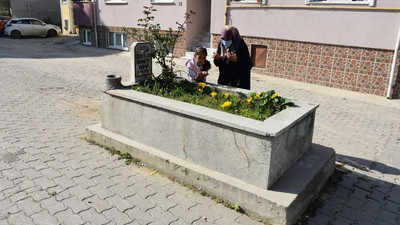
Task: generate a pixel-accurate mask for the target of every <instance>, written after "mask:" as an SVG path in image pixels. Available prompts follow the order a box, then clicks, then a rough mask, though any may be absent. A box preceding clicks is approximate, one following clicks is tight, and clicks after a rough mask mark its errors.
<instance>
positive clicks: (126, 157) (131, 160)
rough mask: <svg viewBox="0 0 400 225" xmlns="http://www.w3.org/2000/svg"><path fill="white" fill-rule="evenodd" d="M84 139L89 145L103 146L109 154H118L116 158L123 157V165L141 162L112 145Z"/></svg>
mask: <svg viewBox="0 0 400 225" xmlns="http://www.w3.org/2000/svg"><path fill="white" fill-rule="evenodd" d="M85 140H86V141H87V142H88V143H89V144H91V145H97V146H99V147H101V148H104V149H105V150H107V151H108V153H110V154H111V155H118V160H121V159H124V160H125V165H130V164H137V165H138V164H139V163H140V162H141V160H140V159H138V158H134V157H132V155H131V154H130V153H129V152H121V151H120V150H117V149H115V148H114V147H108V146H105V145H101V144H98V143H96V142H94V141H92V140H89V139H87V138H85Z"/></svg>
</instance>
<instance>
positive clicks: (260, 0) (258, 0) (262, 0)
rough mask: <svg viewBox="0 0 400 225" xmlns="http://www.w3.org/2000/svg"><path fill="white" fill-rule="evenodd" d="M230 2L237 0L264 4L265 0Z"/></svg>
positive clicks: (245, 1) (244, 0)
mask: <svg viewBox="0 0 400 225" xmlns="http://www.w3.org/2000/svg"><path fill="white" fill-rule="evenodd" d="M231 2H238V3H263V4H265V0H231Z"/></svg>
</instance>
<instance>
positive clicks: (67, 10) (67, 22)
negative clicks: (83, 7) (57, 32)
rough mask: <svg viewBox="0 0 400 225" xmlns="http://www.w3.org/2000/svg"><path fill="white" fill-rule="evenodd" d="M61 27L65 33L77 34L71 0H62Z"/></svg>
mask: <svg viewBox="0 0 400 225" xmlns="http://www.w3.org/2000/svg"><path fill="white" fill-rule="evenodd" d="M60 10H61V28H62V31H63V33H64V34H76V31H77V28H78V26H75V24H74V16H73V8H72V1H71V0H60Z"/></svg>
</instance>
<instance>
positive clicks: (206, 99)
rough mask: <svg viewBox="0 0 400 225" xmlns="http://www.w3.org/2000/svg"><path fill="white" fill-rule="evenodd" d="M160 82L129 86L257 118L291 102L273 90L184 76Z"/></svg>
mask: <svg viewBox="0 0 400 225" xmlns="http://www.w3.org/2000/svg"><path fill="white" fill-rule="evenodd" d="M162 82H163V81H145V82H143V83H142V84H139V85H136V86H134V87H133V89H135V90H137V91H141V92H146V93H150V94H154V95H158V96H162V97H166V98H171V99H175V100H178V101H183V102H188V103H192V104H197V105H201V106H205V107H209V108H213V109H217V110H221V111H225V112H229V113H232V114H236V115H240V116H244V117H248V118H252V119H256V120H261V121H263V120H265V119H266V118H268V117H270V116H272V115H274V114H276V113H278V112H280V111H282V110H284V109H286V108H288V107H290V106H293V105H294V103H293V102H292V101H291V100H290V99H287V98H284V97H281V96H279V95H278V93H276V92H275V91H274V90H271V91H268V92H260V93H258V94H257V93H255V92H253V93H251V94H250V95H249V96H246V95H244V94H238V93H235V92H229V91H222V90H219V89H217V88H215V87H211V86H209V85H207V84H206V83H202V82H200V83H192V82H189V81H186V80H184V81H180V82H179V81H174V82H172V83H168V85H166V84H163V83H162Z"/></svg>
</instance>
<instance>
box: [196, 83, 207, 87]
mask: <svg viewBox="0 0 400 225" xmlns="http://www.w3.org/2000/svg"><path fill="white" fill-rule="evenodd" d="M197 85H198V86H199V87H201V88H205V87H206V83H204V82H199V83H198V84H197Z"/></svg>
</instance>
